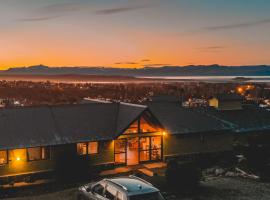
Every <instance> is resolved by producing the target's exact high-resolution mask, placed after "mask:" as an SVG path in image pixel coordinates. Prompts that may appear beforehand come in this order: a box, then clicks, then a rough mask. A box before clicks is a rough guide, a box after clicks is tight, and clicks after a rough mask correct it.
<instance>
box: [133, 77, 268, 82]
mask: <svg viewBox="0 0 270 200" xmlns="http://www.w3.org/2000/svg"><path fill="white" fill-rule="evenodd" d="M239 77H241V78H246V79H247V80H237V79H236V78H239ZM137 78H147V79H164V80H179V81H203V82H204V81H205V82H235V81H244V82H252V83H256V82H257V83H261V82H262V83H263V82H264V83H270V76H141V77H137Z"/></svg>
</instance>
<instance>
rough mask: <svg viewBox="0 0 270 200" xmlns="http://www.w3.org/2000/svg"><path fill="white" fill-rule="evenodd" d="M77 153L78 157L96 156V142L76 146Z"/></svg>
mask: <svg viewBox="0 0 270 200" xmlns="http://www.w3.org/2000/svg"><path fill="white" fill-rule="evenodd" d="M77 153H78V154H79V155H87V154H97V153H98V142H83V143H78V144H77Z"/></svg>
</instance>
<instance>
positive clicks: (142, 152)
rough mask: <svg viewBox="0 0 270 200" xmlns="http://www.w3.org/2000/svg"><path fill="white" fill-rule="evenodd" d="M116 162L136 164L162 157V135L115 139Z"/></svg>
mask: <svg viewBox="0 0 270 200" xmlns="http://www.w3.org/2000/svg"><path fill="white" fill-rule="evenodd" d="M114 148H115V149H114V157H115V163H116V164H127V165H137V164H139V163H140V162H147V161H158V160H161V159H162V136H147V137H133V138H124V139H118V140H115V147H114Z"/></svg>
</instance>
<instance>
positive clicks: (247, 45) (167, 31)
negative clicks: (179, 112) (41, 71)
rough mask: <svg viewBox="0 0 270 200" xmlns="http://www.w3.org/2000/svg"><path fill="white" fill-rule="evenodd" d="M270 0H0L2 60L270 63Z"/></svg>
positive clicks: (5, 63) (10, 63)
mask: <svg viewBox="0 0 270 200" xmlns="http://www.w3.org/2000/svg"><path fill="white" fill-rule="evenodd" d="M269 10H270V0H0V68H1V69H5V68H9V67H16V66H29V65H36V64H44V65H50V66H112V67H142V66H153V67H155V66H160V65H190V64H214V63H217V64H223V65H248V64H270V12H269Z"/></svg>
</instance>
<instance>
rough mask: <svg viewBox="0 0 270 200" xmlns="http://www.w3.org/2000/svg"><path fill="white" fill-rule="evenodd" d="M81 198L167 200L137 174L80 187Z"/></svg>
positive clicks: (84, 199) (83, 199) (97, 199)
mask: <svg viewBox="0 0 270 200" xmlns="http://www.w3.org/2000/svg"><path fill="white" fill-rule="evenodd" d="M77 195H78V196H77V197H78V199H79V200H89V199H93V200H165V199H164V198H163V197H162V195H161V193H160V191H159V190H158V189H157V188H155V187H154V186H153V185H152V184H151V183H149V182H147V181H145V180H143V179H141V178H138V177H136V176H128V177H119V178H111V179H103V180H101V181H99V182H96V183H92V184H91V183H90V184H87V185H84V186H81V187H79V190H78V194H77Z"/></svg>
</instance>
